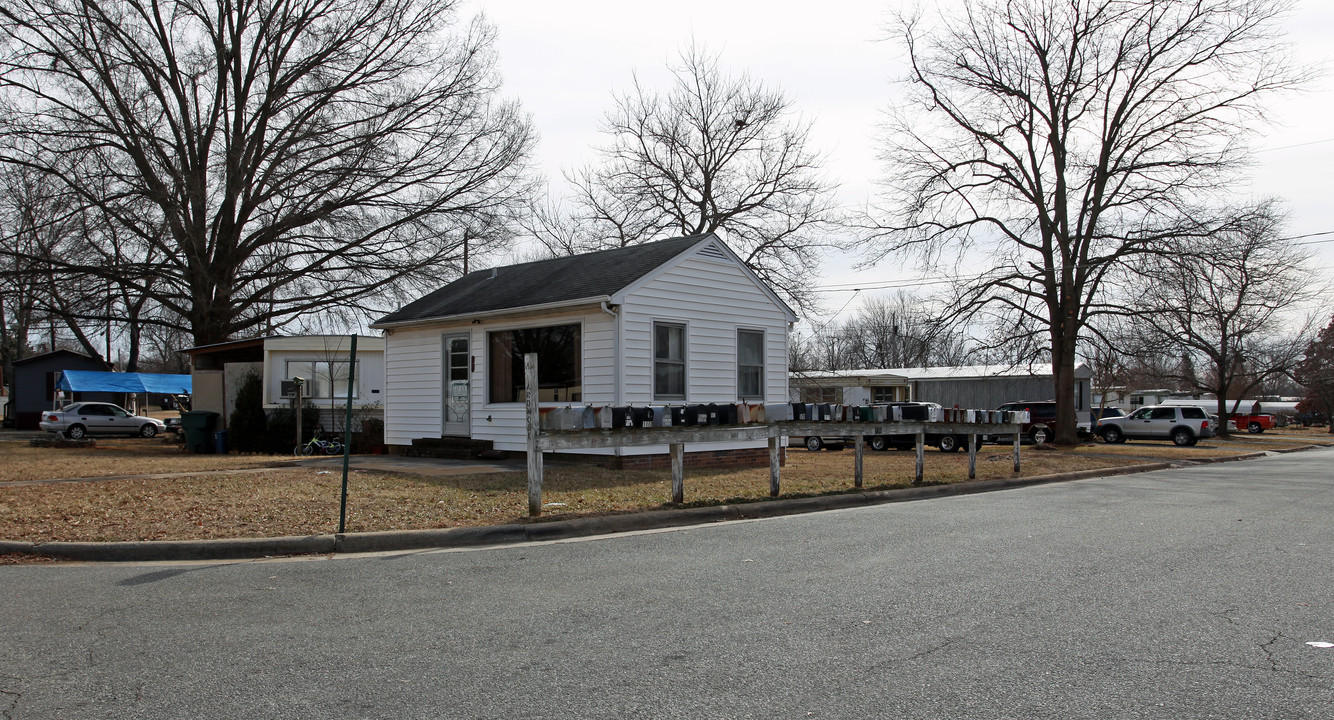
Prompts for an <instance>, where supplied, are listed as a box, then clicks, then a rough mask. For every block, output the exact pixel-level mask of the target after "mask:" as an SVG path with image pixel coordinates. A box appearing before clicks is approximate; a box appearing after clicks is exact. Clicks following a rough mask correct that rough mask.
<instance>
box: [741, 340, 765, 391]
mask: <svg viewBox="0 0 1334 720" xmlns="http://www.w3.org/2000/svg"><path fill="white" fill-rule="evenodd" d="M736 388H737V390H736V394H737V395H738V396H739V397H742V398H762V397H764V332H763V331H761V330H737V331H736Z"/></svg>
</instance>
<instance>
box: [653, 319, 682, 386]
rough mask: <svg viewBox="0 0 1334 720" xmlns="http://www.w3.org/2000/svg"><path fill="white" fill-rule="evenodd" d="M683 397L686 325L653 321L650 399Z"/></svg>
mask: <svg viewBox="0 0 1334 720" xmlns="http://www.w3.org/2000/svg"><path fill="white" fill-rule="evenodd" d="M685 398H686V326H685V325H677V324H673V323H653V399H655V400H684V399H685Z"/></svg>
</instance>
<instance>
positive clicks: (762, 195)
mask: <svg viewBox="0 0 1334 720" xmlns="http://www.w3.org/2000/svg"><path fill="white" fill-rule="evenodd" d="M671 71H672V76H673V78H674V82H673V84H672V86H671V88H670V89H669V90H668V91H666V92H665V93H658V92H655V91H654V90H652V89H650V88H647V87H645V86H644V85H642V84H641V83H640V81H639V78H638V77H637V76H636V77H635V80H634V86H633V89H632V90H631V91H630V92H628V93H626V94H624V95H621V96H619V97H617V98H616V106H615V108H613V109H612V110H611V111H610V112H609V113H608V114H607V119H606V127H605V128H604V132H605V133H606V134H607V135H608V136H609V138H610V141H609V142H608V144H607V145H605V146H603V147H601V148H600V149H599V151H598V152H599V154H600V156H601V162H600V164H598V165H595V166H593V167H590V168H585V169H583V170H581V171H579V172H576V173H572V174H570V175H569V176H568V177H567V179H568V180H569V181H570V183H571V184H572V185H573V188H574V195H573V199H572V200H571V204H572V207H571V208H570V209H569V210H568V211H566V213H565V217H566V218H567V220H566V221H564V222H562V221H560V220H559V219H558V218H559V217H560V213H559V212H554V213H548V218H547V221H546V222H545V223H543V225H542V226H540V227H537V228H534V229H535V231H536V234H537V235H538V237H539V238H540V239H542V240H543V242H544V243H545V244H547V246H548V247H549V248H551V249H552V250H553V251H557V252H564V251H565V250H567V249H570V248H577V249H580V250H583V249H594V248H603V247H619V246H625V245H631V244H636V243H640V242H644V241H647V240H652V239H655V237H658V236H661V235H662V234H664V233H667V232H672V233H679V234H685V235H692V234H700V233H707V232H713V231H715V230H719V229H722V230H725V231H726V232H727V237H728V240H729V243H730V244H731V245H733V247H734V248H735V249H736V250H737V252H738V253H740V254H741V257H742V259H743V260H744V261H745V263H746V265H747V266H748V267H750V269H751V270H753V271H754V272H755V273H756V274H757V275H759V276H760V277H761V278H763V279H764V280H765V281H766V282H767V283H768V284H769V285H770V286H771V287H772V288H774V290H776V291H778V292H779V293H780V294H782V295H783V296H784V297H786V298H787V299H789V300H790V301H792V302H793V304H794V305H796V306H798V307H803V308H805V307H810V306H812V305H813V304H814V303H815V296H814V295H813V294H812V293H811V291H810V290H811V286H812V282H811V281H812V279H813V278H814V277H815V276H816V271H817V270H818V267H819V256H818V251H819V248H821V247H830V246H833V245H834V244H835V242H834V240H833V236H832V235H831V232H830V231H831V230H832V229H833V228H834V226H835V225H836V223H837V221H838V217H837V213H836V210H835V207H834V204H833V203H834V201H833V190H834V186H833V185H832V184H831V183H830V182H828V181H827V180H825V179H824V177H823V176H822V175H821V173H820V163H821V161H822V158H821V157H820V156H819V155H817V154H816V153H815V152H814V151H812V150H811V148H810V123H809V122H806V121H803V120H801V119H800V118H798V117H796V116H795V113H794V110H793V103H792V100H790V99H789V98H788V97H787V96H786V95H784V94H783V93H782V92H781V91H780V90H776V89H772V88H770V87H769V86H767V85H766V84H765V83H763V82H761V81H759V80H756V79H754V78H752V77H750V76H749V75H747V74H744V73H743V74H741V75H739V76H731V75H727V74H725V73H724V72H723V71H722V70H721V69H720V68H719V66H718V58H717V57H716V56H713V55H709V54H707V53H705V52H704V51H703V50H701V49H699V48H697V47H694V46H692V47H690V48H689V49H687V50H686V51H685V52H683V53H682V55H681V59H680V63H679V64H678V65H676V66H674V67H672V68H671ZM553 216H554V217H553Z"/></svg>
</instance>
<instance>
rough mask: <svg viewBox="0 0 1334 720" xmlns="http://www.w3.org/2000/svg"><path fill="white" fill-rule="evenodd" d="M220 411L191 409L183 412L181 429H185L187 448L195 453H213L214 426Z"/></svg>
mask: <svg viewBox="0 0 1334 720" xmlns="http://www.w3.org/2000/svg"><path fill="white" fill-rule="evenodd" d="M217 422H218V413H215V412H213V411H211V410H191V411H189V412H183V413H181V430H184V431H185V449H186V450H188V451H190V452H193V453H211V452H213V451H214V449H215V445H214V440H213V426H214V425H216V424H217Z"/></svg>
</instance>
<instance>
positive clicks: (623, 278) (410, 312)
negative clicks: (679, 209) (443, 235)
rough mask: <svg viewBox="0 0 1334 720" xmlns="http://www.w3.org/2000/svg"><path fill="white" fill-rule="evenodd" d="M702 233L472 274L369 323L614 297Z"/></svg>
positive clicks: (699, 239) (691, 243)
mask: <svg viewBox="0 0 1334 720" xmlns="http://www.w3.org/2000/svg"><path fill="white" fill-rule="evenodd" d="M707 237H710V235H709V234H705V235H688V236H686V237H679V238H670V239H667V240H658V241H656V242H650V243H644V244H642V245H633V246H630V247H624V248H616V249H614V250H603V251H600V252H592V253H586V254H583V255H569V256H566V257H558V258H552V259H550V260H538V261H537V262H528V263H521V264H519V265H507V266H505V267H499V268H494V269H488V270H478V271H477V272H471V273H468V274H467V275H464V276H463V277H461V278H459V279H458V280H455V281H454V282H452V283H450V284H448V285H446V286H444V287H442V288H440V289H439V290H436V291H435V292H433V293H430V294H429V295H426V296H425V297H422V298H419V299H417V300H414V301H412V302H410V303H408V304H407V305H404V306H403V307H402V308H399V309H398V310H397V311H395V312H392V313H389V314H388V315H385V316H384V317H382V318H380V319H379V320H376V321H375V322H374V323H372V325H371V326H372V327H376V326H379V325H388V324H391V323H400V322H411V321H414V320H428V319H431V318H441V317H451V316H457V315H470V314H474V313H483V312H490V311H495V310H509V309H517V308H524V307H530V306H533V305H547V304H551V303H559V302H563V301H568V300H580V299H583V298H592V297H601V296H604V295H613V294H615V293H617V292H619V291H621V290H622V289H624V288H625V287H626V286H628V285H630V284H631V283H633V282H634V281H636V280H638V279H639V278H641V277H643V276H645V275H647V274H648V273H649V272H651V271H653V270H654V269H655V268H657V267H660V266H661V265H662V264H663V263H666V262H667V261H669V260H671V259H672V258H674V257H676V256H677V255H680V254H681V253H683V252H685V251H686V250H689V249H690V248H692V247H694V246H695V245H696V244H697V243H699V242H700V241H701V240H704V239H705V238H707Z"/></svg>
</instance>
